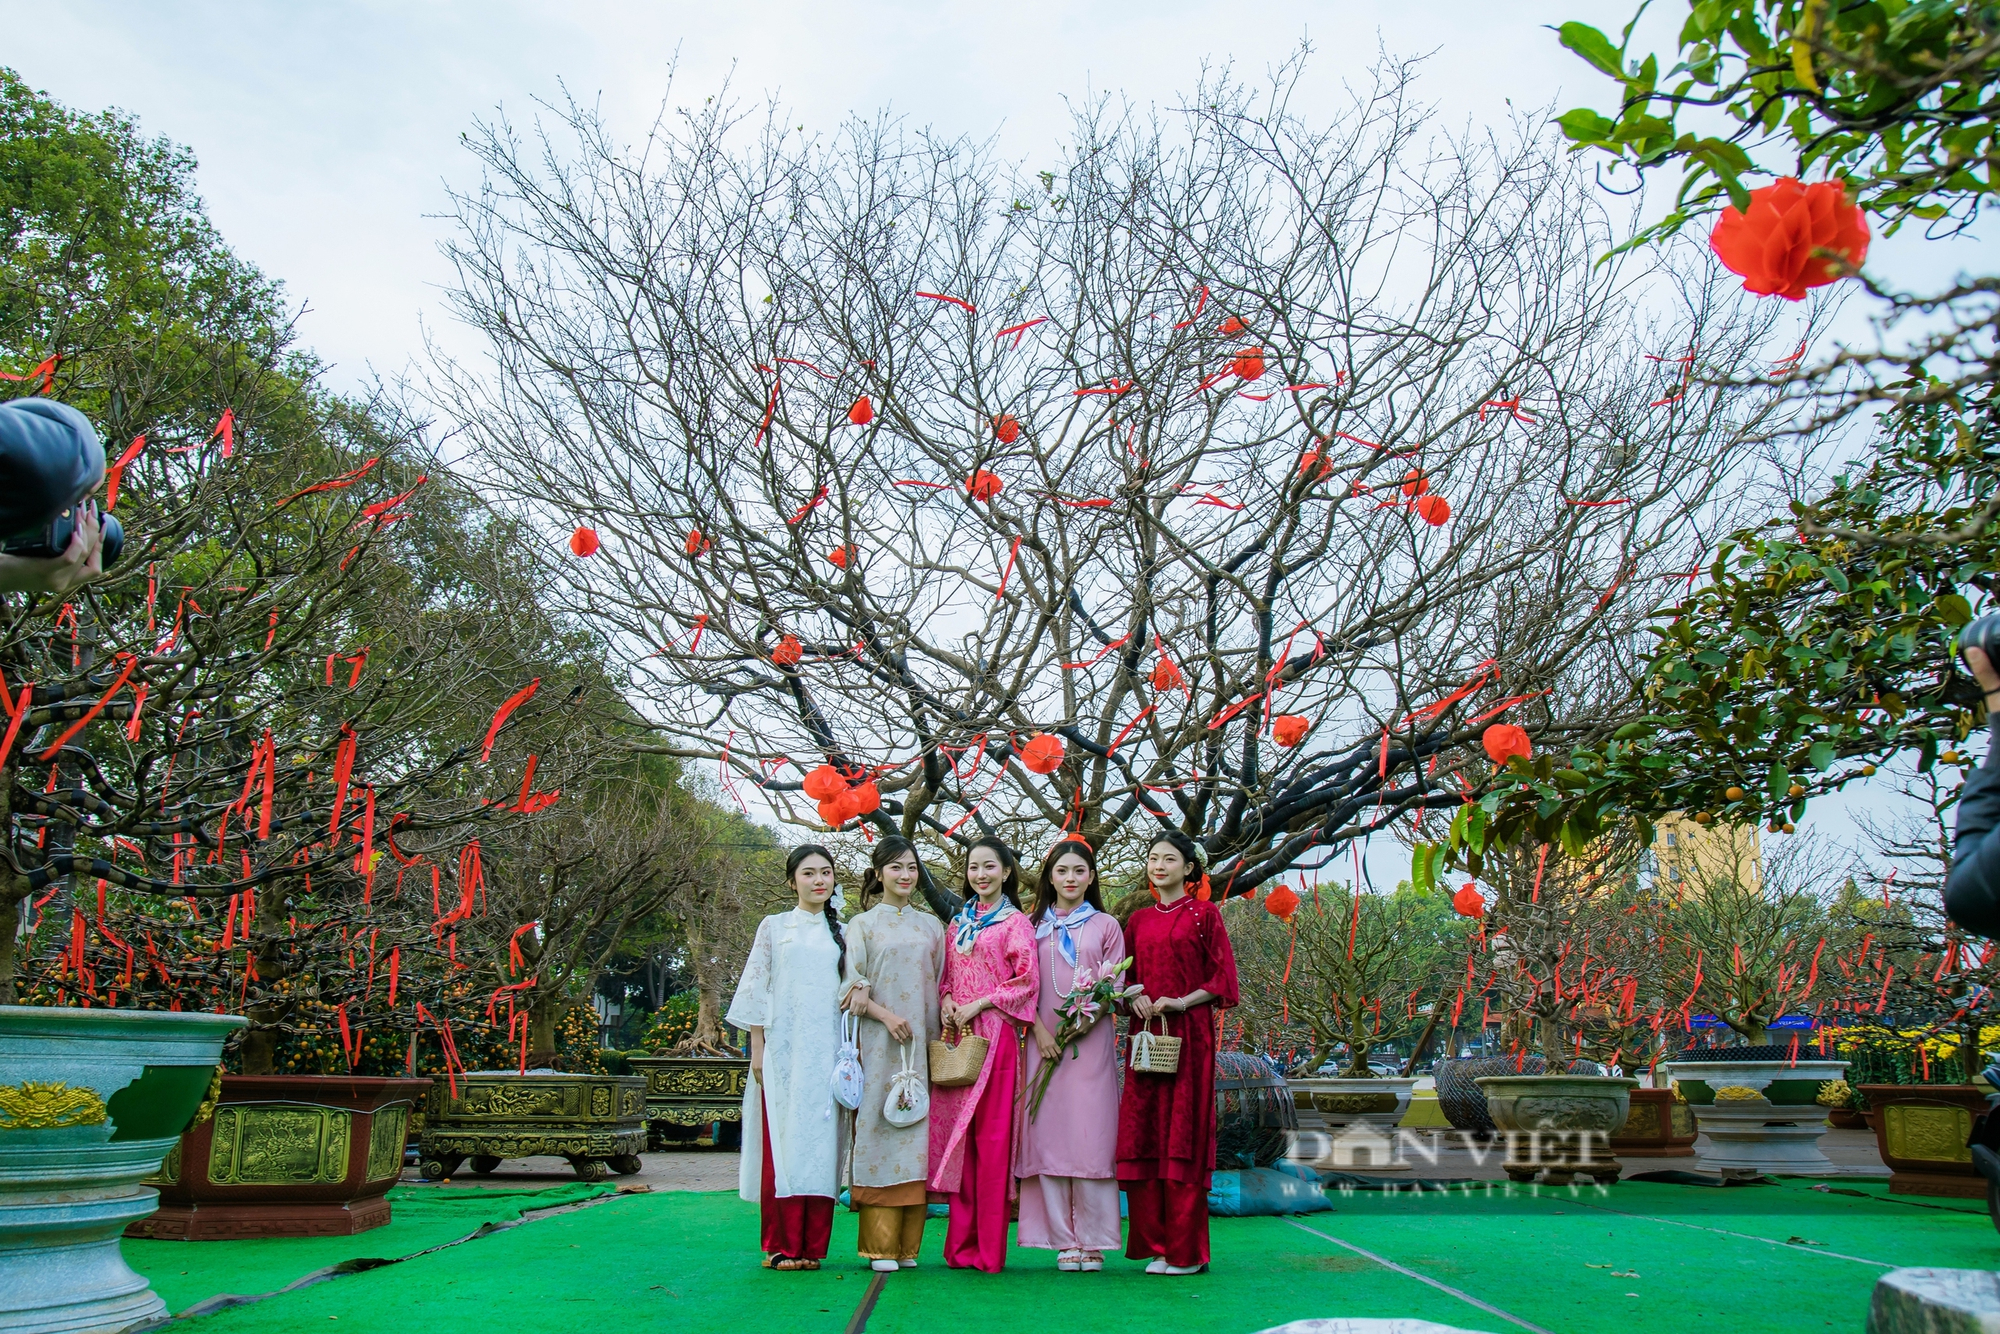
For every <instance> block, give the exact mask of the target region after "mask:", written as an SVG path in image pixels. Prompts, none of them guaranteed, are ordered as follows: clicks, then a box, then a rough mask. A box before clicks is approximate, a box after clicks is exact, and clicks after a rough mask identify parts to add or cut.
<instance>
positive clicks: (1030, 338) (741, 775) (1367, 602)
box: [427, 55, 1780, 907]
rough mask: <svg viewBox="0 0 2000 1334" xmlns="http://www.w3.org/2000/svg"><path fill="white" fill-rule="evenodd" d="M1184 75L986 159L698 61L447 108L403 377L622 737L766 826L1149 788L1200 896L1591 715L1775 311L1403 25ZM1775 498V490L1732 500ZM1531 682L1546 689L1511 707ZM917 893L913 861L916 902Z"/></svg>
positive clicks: (1149, 816)
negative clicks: (640, 96) (450, 349)
mask: <svg viewBox="0 0 2000 1334" xmlns="http://www.w3.org/2000/svg"><path fill="white" fill-rule="evenodd" d="M1306 68H1307V64H1306V58H1305V56H1303V55H1301V56H1300V58H1299V59H1298V60H1296V61H1294V62H1292V63H1291V64H1289V65H1287V66H1286V67H1285V68H1283V69H1281V70H1280V71H1278V72H1277V73H1276V74H1275V75H1274V77H1273V79H1272V81H1271V82H1270V83H1269V84H1268V85H1266V86H1257V87H1250V86H1244V85H1241V84H1238V83H1236V82H1234V81H1233V80H1231V79H1229V78H1227V77H1224V76H1215V77H1213V78H1211V79H1210V80H1209V81H1208V82H1207V83H1206V84H1205V85H1204V86H1203V87H1202V88H1200V89H1199V90H1198V95H1197V96H1193V97H1190V99H1189V101H1188V105H1187V107H1186V109H1185V110H1184V111H1182V112H1177V113H1174V114H1172V115H1166V114H1164V113H1163V114H1162V115H1160V116H1158V117H1148V116H1146V115H1143V114H1141V113H1139V112H1137V111H1134V110H1130V109H1121V108H1119V107H1117V106H1115V105H1113V104H1110V103H1096V104H1092V105H1091V106H1089V107H1086V108H1085V109H1084V110H1083V111H1082V113H1081V115H1080V117H1079V119H1078V121H1077V124H1076V127H1075V132H1074V135H1073V136H1072V138H1071V140H1070V143H1069V146H1068V148H1067V149H1066V150H1065V153H1064V155H1063V156H1062V157H1061V158H1060V159H1059V160H1057V161H1056V162H1054V163H1052V164H1051V165H1050V166H1049V167H1048V169H1047V170H1043V171H1040V172H1036V171H1027V172H1016V171H1014V170H1013V169H1010V168H1007V167H1005V166H1004V165H1002V164H1000V163H998V162H996V161H995V160H993V159H992V158H991V157H990V156H989V155H988V154H986V153H985V152H984V151H983V150H981V149H979V148H977V147H976V146H974V145H971V144H968V143H963V142H954V141H948V140H940V139H936V138H930V137H925V136H921V135H913V134H908V133H906V132H904V131H901V130H899V129H897V128H895V127H894V126H893V125H890V124H888V123H876V122H854V123H851V124H849V125H847V126H845V127H843V129H842V130H841V131H840V132H839V133H838V134H837V135H834V136H832V137H830V138H828V139H825V140H817V139H808V138H805V137H802V136H800V135H799V134H798V133H796V132H795V131H794V130H792V129H791V128H790V127H787V126H785V125H783V124H780V123H778V122H775V121H771V122H766V123H761V124H760V123H756V122H754V121H753V120H751V119H750V118H748V117H746V115H745V113H743V112H741V111H740V110H738V109H735V108H732V107H731V106H730V105H728V103H727V102H726V100H716V99H712V100H711V101H710V102H709V103H707V104H705V105H703V106H701V107H698V108H691V109H689V110H688V111H687V112H685V113H684V114H680V115H678V116H674V117H668V118H666V119H664V120H662V122H660V124H659V126H658V127H657V128H656V130H655V131H654V133H653V137H652V139H651V140H650V141H649V143H648V144H647V145H646V147H645V148H644V150H643V151H640V150H633V151H631V152H628V151H627V150H626V149H624V148H623V147H621V146H620V142H621V141H620V140H618V138H617V136H616V132H615V131H614V130H613V129H612V128H611V127H609V126H607V125H606V124H604V123H603V122H602V121H601V120H600V119H599V118H598V117H597V115H596V114H595V113H594V112H591V111H589V110H587V109H583V108H578V107H569V108H566V109H557V110H555V111H553V112H552V113H550V114H551V119H549V120H548V121H546V122H544V123H540V124H538V125H537V126H535V127H533V128H532V129H524V128H519V127H516V126H514V125H511V124H508V123H505V122H496V123H492V124H489V125H486V126H484V127H482V129H481V130H480V131H479V132H478V133H476V134H475V135H474V136H473V138H472V146H473V151H474V152H475V153H476V154H477V155H478V156H479V158H480V159H481V161H482V163H483V165H484V167H485V170H486V180H485V182H484V185H483V186H482V188H481V189H480V190H478V191H477V192H470V193H467V194H466V195H464V196H462V197H461V198H460V200H459V203H458V218H457V222H458V234H457V236H456V238H455V239H454V241H453V242H452V243H451V255H452V258H453V260H454V262H455V264H456V266H457V277H456V283H455V289H454V292H453V294H452V300H453V303H454V305H455V308H456V311H457V313H458V314H459V315H460V316H461V317H462V318H463V319H464V320H465V321H467V322H468V323H469V324H470V325H471V327H473V328H474V329H476V330H478V331H479V332H480V333H482V334H483V335H484V336H485V338H486V342H487V349H486V350H487V352H488V354H489V357H490V365H485V366H480V365H473V364H459V363H456V362H453V361H450V360H448V359H446V358H443V357H442V356H440V357H439V359H438V360H437V361H436V363H435V365H434V367H433V371H432V374H431V376H430V378H429V381H428V385H427V393H428V395H429V398H430V402H431V404H432V407H433V410H434V411H436V412H437V413H438V414H439V415H440V416H441V417H443V418H446V419H449V420H451V421H453V422H455V423H460V424H462V427H463V431H464V432H465V435H464V439H465V440H466V441H467V445H468V457H469V458H471V459H472V460H474V461H475V463H476V466H478V467H479V468H480V470H481V471H480V481H481V483H482V485H483V486H484V487H486V488H487V489H488V490H489V491H490V492H491V493H492V494H494V495H496V496H498V497H502V498H503V499H504V502H505V503H506V504H507V505H508V507H509V508H510V511H511V512H513V513H515V514H517V515H519V516H521V517H522V521H523V522H524V523H530V522H532V523H538V524H540V525H542V527H543V531H545V532H546V531H549V530H550V529H556V530H559V531H562V532H565V533H570V532H571V530H574V532H573V534H572V536H571V538H570V540H569V541H568V542H566V543H558V542H549V543H548V544H547V547H546V548H545V550H546V559H547V564H548V568H549V569H550V571H551V578H552V579H555V578H560V579H561V580H562V581H563V586H564V587H565V588H566V590H567V602H566V604H565V605H566V609H567V610H568V612H569V613H570V614H572V615H574V616H575V617H576V618H577V619H578V620H579V621H580V622H582V623H587V624H589V625H591V626H593V627H596V628H597V629H599V630H600V631H601V632H602V633H603V634H604V635H605V636H606V637H607V639H608V640H610V642H612V643H613V644H614V645H615V647H616V649H617V651H618V652H619V653H621V654H622V655H623V661H624V663H625V665H626V668H627V670H628V671H629V678H628V680H629V688H630V690H631V691H632V692H634V695H635V698H638V699H640V700H642V701H643V703H642V705H641V708H642V711H643V712H644V713H645V716H646V718H647V721H648V723H649V724H650V725H651V727H652V729H653V731H654V736H655V742H654V744H656V745H657V746H658V747H659V748H660V749H661V750H663V751H665V752H667V753H669V754H672V755H674V756H676V757H679V758H681V759H683V760H684V761H687V762H689V763H690V764H692V765H695V766H698V767H699V768H700V769H702V770H704V771H705V772H709V773H713V774H715V775H716V776H717V778H718V780H719V781H720V782H721V783H722V784H723V786H724V787H725V788H726V789H728V790H730V791H733V792H734V793H735V794H736V796H737V797H738V799H740V800H742V801H743V802H744V804H745V808H746V809H749V808H750V805H751V803H752V802H755V803H758V806H757V809H759V810H768V811H770V812H771V813H773V814H775V815H776V816H777V817H778V818H780V819H782V820H786V821H789V822H791V823H793V824H795V825H798V826H801V827H803V828H808V829H826V828H833V829H846V830H850V831H852V830H857V829H862V828H865V829H867V830H869V831H870V832H871V833H887V832H889V831H892V830H894V831H901V832H903V833H906V834H910V835H913V836H916V837H918V838H921V839H924V840H927V841H930V842H932V843H934V844H937V845H941V846H945V847H950V846H954V845H959V844H963V843H964V842H966V841H969V840H970V839H971V838H972V837H974V836H976V835H977V834H979V833H982V832H986V831H989V830H991V831H998V832H1001V833H1003V834H1006V835H1008V836H1009V837H1012V838H1013V839H1015V840H1016V841H1017V842H1018V843H1020V844H1022V845H1024V846H1036V845H1039V844H1040V843H1042V842H1043V841H1045V840H1046V839H1047V838H1048V837H1049V836H1051V835H1052V834H1054V833H1055V832H1056V831H1058V830H1065V829H1066V830H1071V831H1081V832H1082V833H1083V834H1084V835H1085V836H1086V837H1089V838H1091V839H1092V840H1094V841H1096V842H1098V843H1100V844H1105V845H1111V846H1113V847H1114V850H1115V847H1116V846H1119V845H1122V841H1136V840H1139V839H1141V838H1143V836H1144V835H1145V834H1146V833H1147V832H1148V831H1151V830H1155V829H1159V828H1162V827H1173V828H1180V829H1184V830H1186V831H1188V832H1189V833H1190V834H1191V835H1193V836H1194V837H1196V838H1198V839H1200V840H1201V841H1202V842H1203V844H1204V846H1205V848H1206V849H1207V851H1208V853H1209V862H1208V871H1209V878H1210V881H1211V885H1212V886H1213V887H1214V890H1215V891H1216V892H1221V893H1233V894H1241V893H1245V892H1249V891H1252V890H1254V889H1257V888H1258V887H1260V886H1266V885H1269V884H1271V883H1272V882H1273V881H1275V880H1277V879H1278V878H1280V877H1281V876H1282V875H1283V874H1284V873H1285V872H1287V871H1288V870H1290V869H1292V868H1294V867H1299V868H1306V869H1310V868H1312V867H1314V866H1317V865H1319V864H1321V863H1322V862H1323V861H1325V859H1327V858H1328V857H1329V856H1332V855H1334V853H1335V852H1336V851H1337V850H1338V849H1340V848H1341V847H1342V846H1343V845H1345V844H1347V843H1349V842H1351V841H1353V840H1356V839H1359V838H1364V837H1366V836H1367V835H1369V834H1370V833H1372V832H1380V831H1386V830H1389V829H1391V828H1393V827H1395V826H1396V825H1397V824H1398V822H1399V821H1402V822H1407V821H1408V820H1409V818H1410V817H1411V816H1412V815H1413V814H1416V813H1419V812H1422V811H1425V810H1429V809H1440V810H1446V811H1449V810H1454V809H1456V808H1458V807H1459V806H1460V805H1461V804H1462V803H1463V802H1464V801H1465V800H1466V796H1467V793H1468V792H1471V793H1475V794H1477V793H1482V792H1484V791H1485V790H1487V786H1488V784H1489V782H1490V780H1491V776H1492V773H1493V770H1492V767H1491V763H1490V762H1489V760H1488V759H1487V758H1486V753H1485V751H1484V750H1483V749H1482V739H1483V738H1484V737H1486V735H1487V733H1488V731H1489V729H1492V728H1495V727H1503V728H1512V729H1518V730H1520V732H1521V735H1522V737H1523V739H1524V740H1526V739H1528V738H1529V737H1530V736H1532V737H1533V738H1534V740H1535V743H1536V744H1538V745H1540V746H1544V747H1546V746H1554V745H1560V746H1564V747H1567V746H1569V745H1571V744H1585V743H1588V744H1603V743H1605V742H1608V741H1609V740H1610V738H1611V736H1612V734H1613V732H1614V731H1615V730H1616V728H1617V727H1619V726H1622V725H1623V724H1624V723H1625V722H1627V721H1629V720H1630V719H1631V718H1632V717H1635V716H1637V715H1638V713H1639V712H1641V710H1640V709H1639V708H1636V707H1635V706H1634V699H1635V694H1634V690H1633V688H1632V682H1631V671H1632V665H1633V664H1632V662H1631V660H1630V659H1631V649H1630V645H1631V642H1632V635H1633V634H1634V633H1635V632H1636V630H1637V628H1638V627H1639V626H1641V625H1642V624H1644V623H1645V622H1646V621H1647V620H1648V619H1649V618H1650V617H1651V616H1653V615H1654V614H1655V613H1656V612H1657V611H1658V609H1660V608H1661V607H1662V606H1665V605H1670V604H1671V602H1672V600H1673V598H1674V597H1675V596H1676V594H1677V592H1678V589H1679V585H1678V584H1677V583H1676V580H1677V579H1678V578H1679V577H1680V575H1681V572H1683V571H1684V570H1685V569H1686V568H1687V565H1688V563H1689V562H1690V561H1692V560H1693V559H1694V558H1695V555H1696V553H1697V551H1698V550H1699V549H1700V548H1701V547H1702V546H1703V545H1704V544H1705V543H1706V542H1707V540H1708V539H1709V537H1710V536H1711V535H1712V534H1714V533H1716V532H1722V531H1728V530H1729V529H1731V528H1732V527H1734V526H1737V524H1739V523H1740V522H1742V521H1743V520H1744V519H1745V518H1746V517H1747V516H1748V515H1749V514H1750V513H1752V512H1754V509H1755V505H1756V503H1757V502H1758V496H1759V493H1758V490H1757V484H1756V482H1755V480H1754V472H1755V470H1754V468H1753V467H1752V464H1753V459H1752V457H1751V454H1750V453H1749V451H1748V450H1747V448H1746V446H1747V443H1748V442H1750V441H1752V440H1755V439H1759V438H1763V437H1765V436H1768V435H1769V434H1770V432H1771V431H1773V430H1774V429H1776V426H1777V422H1776V419H1775V417H1774V416H1773V414H1774V413H1775V412H1776V411H1777V405H1778V402H1779V398H1780V396H1779V395H1778V394H1776V393H1775V392H1764V393H1755V392H1745V393H1740V394H1734V395H1727V396H1715V395H1709V396H1701V395H1691V394H1687V393H1685V392H1683V390H1684V387H1685V384H1686V382H1687V379H1688V374H1689V370H1688V367H1687V365H1685V364H1683V363H1682V361H1681V349H1685V348H1687V347H1688V346H1690V345H1698V346H1699V347H1700V348H1701V358H1702V359H1703V365H1704V366H1712V369H1714V370H1715V371H1716V373H1719V374H1725V375H1734V376H1741V375H1747V374H1749V373H1750V372H1751V370H1752V368H1754V367H1756V366H1759V365H1761V364H1763V363H1764V362H1765V361H1767V360H1768V359H1769V358H1770V357H1772V356H1773V355H1777V352H1776V351H1775V350H1774V348H1775V342H1776V336H1775V334H1774V331H1775V329H1776V327H1777V326H1776V324H1775V322H1774V316H1773V315H1772V314H1771V312H1769V311H1768V310H1767V309H1764V308H1758V307H1753V306H1746V305H1745V303H1743V302H1742V301H1741V300H1739V299H1738V297H1737V296H1736V294H1735V293H1734V292H1733V290H1732V288H1733V286H1734V283H1733V280H1730V279H1728V278H1727V275H1726V274H1723V273H1721V272H1720V271H1718V270H1717V269H1716V268H1715V267H1714V266H1713V264H1712V263H1711V262H1710V260H1709V259H1708V258H1707V257H1706V256H1705V255H1702V254H1699V253H1697V252H1696V251H1695V250H1694V248H1693V247H1691V246H1682V247H1665V248H1659V249H1655V250H1652V251H1648V252H1646V253H1645V254H1643V255H1639V254H1634V255H1629V256H1626V257H1622V258H1621V259H1619V260H1618V261H1617V262H1616V263H1614V264H1611V265H1599V264H1597V263H1596V262H1595V261H1596V260H1597V258H1598V257H1599V256H1600V255H1601V254H1602V253H1603V252H1604V251H1605V250H1607V249H1608V248H1610V247H1611V246H1612V245H1613V244H1614V243H1615V242H1616V240H1617V239H1618V237H1619V235H1620V227H1621V226H1622V223H1620V222H1619V221H1618V220H1616V219H1614V218H1613V217H1611V216H1610V215H1609V214H1607V213H1605V212H1604V211H1603V210H1602V208H1601V201H1600V196H1598V195H1597V193H1596V191H1595V189H1594V186H1593V184H1592V182H1591V179H1590V177H1589V174H1588V172H1587V171H1585V170H1583V169H1582V168H1581V167H1580V166H1579V165H1578V164H1576V163H1573V162H1567V161H1565V160H1564V158H1563V156H1562V155H1561V153H1560V152H1559V151H1558V150H1557V148H1556V146H1555V144H1554V142H1553V131H1552V130H1551V128H1550V127H1549V126H1548V125H1546V124H1543V123H1540V122H1532V121H1524V122H1523V123H1522V124H1521V125H1519V126H1517V127H1513V128H1511V129H1509V130H1507V131H1505V132H1503V133H1501V134H1499V135H1497V136H1495V137H1494V138H1492V139H1491V140H1486V139H1481V140H1478V141H1470V140H1468V141H1458V140H1454V139H1452V138H1451V137H1450V136H1449V135H1448V134H1445V133H1443V132H1442V131H1440V130H1439V129H1437V128H1436V127H1434V126H1433V125H1431V124H1430V123H1429V121H1428V112H1427V111H1426V110H1425V108H1423V107H1422V106H1421V105H1419V104H1418V103H1417V101H1416V100H1415V94H1414V91H1413V88H1412V84H1411V80H1412V77H1413V70H1412V69H1411V68H1410V67H1408V66H1388V67H1385V68H1384V69H1383V70H1382V71H1381V72H1380V74H1379V75H1378V78H1377V80H1376V82H1375V83H1374V85H1373V86H1372V87H1370V88H1366V89H1363V90H1361V91H1360V92H1359V93H1357V94H1356V95H1355V97H1354V99H1353V102H1352V104H1351V105H1350V106H1348V107H1347V108H1346V109H1345V110H1344V111H1343V113H1342V114H1341V116H1340V117H1339V119H1338V120H1337V121H1336V122H1335V123H1334V124H1332V125H1331V126H1323V125H1319V124H1315V123H1312V122H1309V121H1308V120H1306V119H1305V118H1304V117H1303V116H1302V115H1301V114H1299V113H1298V112H1297V111H1296V110H1295V109H1294V108H1293V106H1292V104H1291V100H1290V99H1291V96H1292V93H1293V91H1294V89H1295V88H1296V87H1297V84H1298V81H1299V80H1300V79H1301V78H1302V77H1304V74H1305V70H1306ZM1771 498H1774V497H1767V498H1766V499H1771ZM1552 698H1553V699H1556V700H1559V701H1561V704H1562V708H1561V709H1560V711H1557V712H1551V710H1550V708H1549V701H1550V700H1551V699H1552ZM933 902H934V903H935V904H937V905H938V906H944V907H948V906H949V903H948V899H947V897H946V896H943V895H938V896H937V897H935V898H934V899H933Z"/></svg>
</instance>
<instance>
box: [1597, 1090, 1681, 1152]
mask: <svg viewBox="0 0 2000 1334" xmlns="http://www.w3.org/2000/svg"><path fill="white" fill-rule="evenodd" d="M1697 1133H1699V1132H1697V1130H1696V1129H1695V1124H1694V1110H1693V1109H1692V1108H1691V1107H1689V1106H1688V1104H1687V1100H1686V1099H1685V1098H1682V1097H1681V1096H1679V1095H1678V1094H1677V1093H1675V1091H1674V1090H1672V1089H1633V1090H1632V1107H1631V1110H1630V1111H1629V1112H1627V1113H1626V1116H1625V1124H1624V1125H1623V1126H1620V1127H1619V1128H1618V1131H1617V1133H1616V1134H1614V1135H1612V1137H1611V1152H1612V1153H1614V1154H1616V1155H1617V1156H1618V1157H1620V1158H1692V1157H1694V1140H1695V1135H1696V1134H1697Z"/></svg>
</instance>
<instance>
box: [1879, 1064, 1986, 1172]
mask: <svg viewBox="0 0 2000 1334" xmlns="http://www.w3.org/2000/svg"><path fill="white" fill-rule="evenodd" d="M1861 1096H1862V1097H1864V1098H1866V1099H1868V1107H1869V1110H1870V1111H1871V1112H1873V1113H1874V1115H1873V1116H1871V1117H1870V1118H1869V1119H1870V1121H1871V1122H1872V1123H1873V1128H1874V1131H1875V1147H1876V1148H1877V1149H1879V1150H1880V1151H1881V1154H1882V1161H1883V1162H1885V1163H1887V1164H1888V1165H1889V1192H1890V1194H1892V1195H1943V1196H1950V1197H1955V1198H1959V1199H1968V1200H1976V1199H1981V1198H1983V1197H1984V1196H1985V1194H1986V1178H1984V1177H1982V1176H1980V1175H1979V1172H1978V1170H1977V1169H1976V1168H1974V1167H1973V1165H1972V1150H1971V1149H1970V1148H1968V1147H1967V1146H1966V1139H1967V1137H1968V1136H1970V1135H1971V1134H1972V1120H1973V1118H1974V1117H1976V1116H1978V1115H1979V1114H1980V1113H1981V1112H1983V1111H1985V1110H1986V1090H1985V1088H1983V1087H1981V1086H1977V1085H1973V1084H1863V1085H1862V1086H1861Z"/></svg>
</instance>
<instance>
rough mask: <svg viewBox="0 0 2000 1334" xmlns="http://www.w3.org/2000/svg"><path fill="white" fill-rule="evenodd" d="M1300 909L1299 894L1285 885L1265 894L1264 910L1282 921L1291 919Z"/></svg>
mask: <svg viewBox="0 0 2000 1334" xmlns="http://www.w3.org/2000/svg"><path fill="white" fill-rule="evenodd" d="M1298 910H1299V896H1298V895H1296V894H1294V893H1292V891H1291V890H1290V889H1289V888H1288V887H1286V886H1284V885H1279V886H1278V887H1277V888H1276V889H1274V890H1272V891H1271V892H1270V893H1269V894H1266V895H1265V896H1264V911H1265V912H1267V913H1269V914H1271V916H1273V917H1275V918H1277V919H1278V920H1279V921H1281V922H1289V921H1291V920H1292V914H1293V913H1295V912H1297V911H1298Z"/></svg>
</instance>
